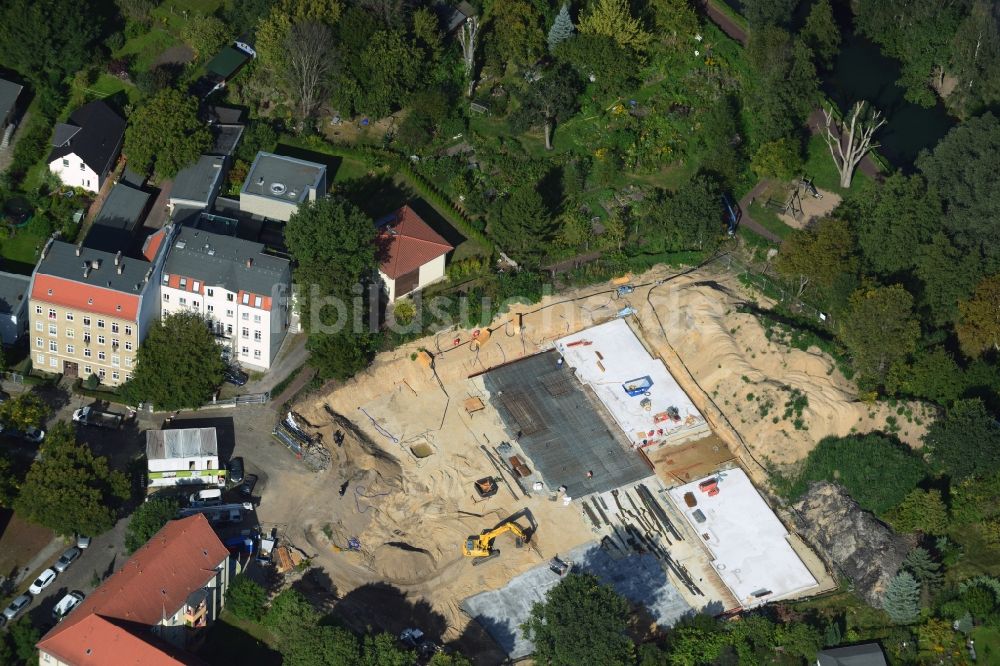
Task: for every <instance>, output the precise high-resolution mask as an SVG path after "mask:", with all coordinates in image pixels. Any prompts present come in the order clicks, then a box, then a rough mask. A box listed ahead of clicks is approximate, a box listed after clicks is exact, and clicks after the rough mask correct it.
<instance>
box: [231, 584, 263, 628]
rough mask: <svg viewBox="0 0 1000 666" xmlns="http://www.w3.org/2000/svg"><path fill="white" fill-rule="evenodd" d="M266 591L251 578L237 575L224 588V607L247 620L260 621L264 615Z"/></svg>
mask: <svg viewBox="0 0 1000 666" xmlns="http://www.w3.org/2000/svg"><path fill="white" fill-rule="evenodd" d="M266 603H267V592H265V591H264V588H263V587H261V586H260V585H258V584H257V582H256V581H254V580H253V579H250V578H247V577H246V576H245V575H241V576H237V577H236V578H235V579H234V580H233V581H232V582H231V583H230V584H229V589H228V590H226V608H227V609H228V610H229V612H231V613H232V614H233V615H235V616H236V617H238V618H240V619H241V620H247V621H248V622H260V620H261V618H263V617H264V612H265V608H264V605H265V604H266Z"/></svg>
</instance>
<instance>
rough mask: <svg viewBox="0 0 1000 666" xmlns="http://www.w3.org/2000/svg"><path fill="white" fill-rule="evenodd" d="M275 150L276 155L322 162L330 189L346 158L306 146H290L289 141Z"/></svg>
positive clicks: (280, 144) (317, 162) (327, 185)
mask: <svg viewBox="0 0 1000 666" xmlns="http://www.w3.org/2000/svg"><path fill="white" fill-rule="evenodd" d="M274 152H275V154H276V155H284V156H286V157H294V158H295V159H297V160H305V161H306V162H315V163H316V164H322V165H323V166H325V167H326V187H327V189H330V185H331V184H332V183H333V181H334V179H335V178H336V177H337V171H339V170H340V165H341V164H342V163H343V162H344V158H342V157H340V156H338V155H328V154H327V153H320V152H316V151H314V150H308V149H306V148H299V147H298V146H290V145H288V144H287V143H279V144H278V146H277V147H276V148H275V149H274Z"/></svg>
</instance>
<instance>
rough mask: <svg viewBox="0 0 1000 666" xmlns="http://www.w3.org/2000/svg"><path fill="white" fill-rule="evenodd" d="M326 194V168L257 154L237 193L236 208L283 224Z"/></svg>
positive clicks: (314, 163)
mask: <svg viewBox="0 0 1000 666" xmlns="http://www.w3.org/2000/svg"><path fill="white" fill-rule="evenodd" d="M325 194H326V167H325V166H324V165H322V164H317V163H316V162H307V161H306V160H300V159H297V158H294V157H287V156H284V155H275V154H273V153H264V152H261V153H257V157H256V159H254V161H253V164H252V165H251V166H250V172H249V173H248V174H247V178H246V180H245V181H244V182H243V188H242V189H241V190H240V208H241V210H243V211H245V212H249V213H251V214H256V215H261V216H263V217H269V218H271V219H272V220H281V221H283V222H287V221H288V220H289V219H290V218H291V217H292V214H293V213H294V212H295V211H296V210H297V209H298V207H299V205H300V204H302V203H304V202H306V201H315V200H316V199H317V198H319V197H321V196H324V195H325Z"/></svg>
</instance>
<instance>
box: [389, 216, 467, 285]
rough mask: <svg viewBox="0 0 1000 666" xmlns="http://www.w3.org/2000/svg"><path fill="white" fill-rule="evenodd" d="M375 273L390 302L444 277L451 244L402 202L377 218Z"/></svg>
mask: <svg viewBox="0 0 1000 666" xmlns="http://www.w3.org/2000/svg"><path fill="white" fill-rule="evenodd" d="M376 225H377V226H378V229H379V239H380V242H379V253H380V256H379V257H378V259H379V269H378V273H379V277H380V278H381V280H382V284H383V285H384V287H385V292H386V296H387V298H388V300H389V302H390V303H392V302H394V301H396V300H397V299H399V298H402V297H403V296H406V295H407V294H412V293H413V292H415V291H419V290H421V289H423V288H424V287H426V286H427V285H429V284H433V283H434V282H437V281H438V280H441V279H443V278H444V277H445V261H446V259H447V256H448V253H449V252H451V251H452V250H453V249H454V248H453V247H452V245H451V243H449V242H448V241H446V240H445V239H444V238H442V237H441V236H440V235H439V234H438V233H437V232H436V231H434V230H433V229H431V228H430V226H429V225H428V224H427V223H426V222H424V221H423V220H422V219H421V218H420V216H419V215H417V213H416V211H414V210H413V209H412V208H410V207H409V206H403V207H402V208H400V209H399V210H397V211H396V212H394V213H392V214H391V215H388V216H387V217H385V218H383V219H381V220H379V221H378V222H377V223H376Z"/></svg>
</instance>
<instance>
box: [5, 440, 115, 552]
mask: <svg viewBox="0 0 1000 666" xmlns="http://www.w3.org/2000/svg"><path fill="white" fill-rule="evenodd" d="M128 496H129V481H128V478H127V477H126V476H125V475H124V474H122V473H121V472H118V471H112V470H111V469H110V468H109V467H108V461H107V458H104V457H99V456H95V455H94V454H93V452H92V451H91V450H90V447H89V446H87V445H86V444H78V443H77V441H76V429H75V428H74V427H73V426H72V425H71V424H69V423H67V422H65V421H60V422H59V423H57V424H55V425H54V426H53V427H52V429H51V430H50V431H49V433H48V436H47V437H46V438H45V445H44V446H43V447H42V456H41V457H40V458H39V459H37V460H36V461H35V462H34V463H32V465H31V468H30V469H29V470H28V474H27V476H26V477H25V479H24V483H23V484H22V485H21V492H20V495H19V496H18V498H17V499H16V500H15V501H14V507H15V510H16V511H17V512H18V513H19V514H20V515H22V516H24V517H26V518H27V519H28V520H30V521H32V522H35V523H39V524H40V525H44V526H46V527H48V528H49V529H51V530H53V531H55V532H56V533H58V534H63V535H70V534H74V533H82V534H93V535H96V534H100V533H102V532H105V531H107V530H109V529H111V526H112V525H114V522H115V517H116V515H117V510H118V507H119V506H120V505H121V503H122V502H123V501H124V500H126V499H127V498H128Z"/></svg>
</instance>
